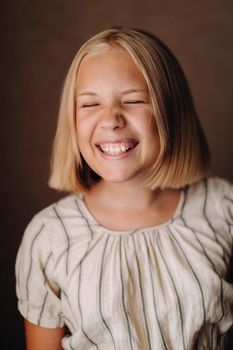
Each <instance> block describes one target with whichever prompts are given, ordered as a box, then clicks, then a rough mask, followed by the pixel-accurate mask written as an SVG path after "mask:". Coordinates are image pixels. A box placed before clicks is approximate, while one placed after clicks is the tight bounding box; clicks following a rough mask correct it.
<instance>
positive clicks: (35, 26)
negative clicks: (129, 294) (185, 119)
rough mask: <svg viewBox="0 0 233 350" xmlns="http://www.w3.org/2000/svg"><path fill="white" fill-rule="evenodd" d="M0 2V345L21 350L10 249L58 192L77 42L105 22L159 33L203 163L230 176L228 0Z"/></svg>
mask: <svg viewBox="0 0 233 350" xmlns="http://www.w3.org/2000/svg"><path fill="white" fill-rule="evenodd" d="M0 10H1V11H0V16H1V18H0V30H1V37H0V39H1V55H0V61H1V73H0V76H1V85H0V86H1V89H0V90H1V95H0V98H1V129H0V130H1V138H0V142H1V151H2V158H1V159H2V162H1V169H0V173H1V177H2V186H1V214H2V218H1V223H2V224H1V227H2V228H1V239H2V245H1V246H2V247H3V248H2V250H3V252H2V254H1V258H2V259H1V261H2V271H3V273H2V281H1V288H2V290H1V292H2V295H3V298H4V301H5V308H4V314H5V316H4V317H5V327H6V330H5V331H4V333H3V334H5V335H4V337H5V341H6V344H5V347H3V348H4V349H16V348H17V349H18V350H21V349H24V345H23V335H22V334H23V331H22V320H21V318H20V317H19V315H18V314H17V312H16V300H15V292H14V270H13V269H14V261H15V254H16V251H17V248H18V244H19V241H20V239H21V237H22V234H23V230H24V228H25V225H26V224H27V223H28V221H29V220H30V218H31V216H32V215H33V214H34V213H35V212H36V211H38V210H39V209H41V208H43V207H44V206H46V205H47V204H49V203H51V202H52V201H54V200H55V199H57V198H58V197H59V196H58V195H57V194H56V193H55V192H53V191H51V190H49V189H48V188H47V186H46V181H47V176H48V170H49V155H50V149H51V144H52V138H53V135H54V131H55V125H56V115H57V110H58V104H59V97H60V92H61V86H62V82H63V79H64V77H65V74H66V71H67V69H68V67H69V65H70V63H71V60H72V58H73V56H74V54H75V52H76V51H77V49H78V47H79V46H80V45H81V44H82V43H83V42H84V41H85V40H86V39H88V38H89V37H90V36H92V35H94V34H95V33H96V32H98V31H100V30H102V29H104V28H105V27H107V26H110V25H130V26H136V27H142V28H145V29H147V30H150V31H152V32H153V33H155V34H156V35H157V36H159V37H160V38H161V39H162V40H164V41H165V42H166V43H167V45H168V46H169V47H170V48H171V49H172V50H173V52H174V53H175V55H176V57H177V58H178V60H179V61H180V63H181V65H182V67H183V69H184V71H185V73H186V76H187V78H188V80H189V83H190V87H191V90H192V93H193V98H194V101H195V104H196V107H197V111H198V114H199V117H200V120H201V123H202V125H203V127H204V130H205V132H206V135H207V138H208V141H209V144H210V149H211V152H212V159H213V169H214V171H215V173H217V174H218V175H221V176H224V177H227V178H229V179H231V180H233V166H232V159H233V136H232V131H233V118H232V111H233V96H232V84H233V70H232V58H233V57H232V56H233V41H232V34H233V2H232V1H230V0H229V1H228V0H221V1H220V0H218V1H217V0H196V1H194V0H192V1H190V0H186V1H185V0H183V1H182V0H170V1H169V0H154V1H146V0H141V1H139V0H136V1H133V0H124V1H123V0H119V1H110V0H104V1H101V0H99V1H88V0H86V1H85V2H84V1H78V0H76V1H60V0H47V1H45V0H38V1H35V0H31V1H29V0H28V1H26V0H18V1H17V0H15V1H11V0H8V1H7V0H4V1H1V4H0ZM10 335H11V336H10ZM12 335H13V336H12ZM177 350H179V349H177Z"/></svg>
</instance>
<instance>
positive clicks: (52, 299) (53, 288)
mask: <svg viewBox="0 0 233 350" xmlns="http://www.w3.org/2000/svg"><path fill="white" fill-rule="evenodd" d="M53 276H54V259H53V253H52V251H51V247H50V242H49V239H48V234H47V230H46V227H45V224H44V223H43V221H42V220H41V218H40V215H39V214H37V215H36V216H35V217H34V218H33V219H32V221H31V222H30V224H29V225H28V227H27V228H26V230H25V233H24V236H23V239H22V242H21V245H20V247H19V251H18V254H17V259H16V294H17V297H18V309H19V311H20V313H21V314H22V316H23V317H24V318H25V319H27V320H28V321H30V322H32V323H34V324H36V325H39V326H41V327H46V328H58V327H63V326H64V322H63V318H62V310H61V301H60V289H59V286H58V284H57V283H56V281H55V280H54V277H53Z"/></svg>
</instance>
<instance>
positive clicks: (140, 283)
mask: <svg viewBox="0 0 233 350" xmlns="http://www.w3.org/2000/svg"><path fill="white" fill-rule="evenodd" d="M143 237H144V236H143ZM133 245H134V254H135V257H136V265H137V272H138V280H139V289H140V294H141V300H142V311H143V317H144V322H145V326H146V335H147V341H148V346H149V349H151V340H150V332H149V326H148V321H147V317H146V308H145V300H144V295H143V287H142V279H141V274H140V264H139V261H138V255H137V251H136V247H135V240H134V236H133Z"/></svg>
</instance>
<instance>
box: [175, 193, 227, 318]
mask: <svg viewBox="0 0 233 350" xmlns="http://www.w3.org/2000/svg"><path fill="white" fill-rule="evenodd" d="M186 199H187V193H186V194H185V201H184V203H183V207H182V212H181V215H180V217H181V220H182V221H183V224H184V226H185V227H186V228H187V229H188V230H190V231H191V232H192V233H193V235H194V236H195V238H196V240H197V242H198V243H199V245H200V247H201V249H202V252H203V254H204V255H205V257H206V259H207V260H208V261H209V263H210V264H211V266H212V268H213V271H214V272H215V273H216V275H217V276H218V277H219V284H220V300H221V310H222V311H221V315H220V318H219V320H218V322H220V321H221V319H222V318H223V316H224V305H223V285H222V284H223V282H222V279H221V277H220V276H219V274H218V272H217V270H216V268H215V265H214V263H213V261H212V260H211V259H210V257H209V255H208V254H207V252H206V250H205V247H204V245H203V244H202V242H201V240H200V238H199V237H198V235H197V233H196V231H195V230H194V229H193V228H191V227H189V226H188V225H187V223H186V221H185V219H184V208H185V204H186Z"/></svg>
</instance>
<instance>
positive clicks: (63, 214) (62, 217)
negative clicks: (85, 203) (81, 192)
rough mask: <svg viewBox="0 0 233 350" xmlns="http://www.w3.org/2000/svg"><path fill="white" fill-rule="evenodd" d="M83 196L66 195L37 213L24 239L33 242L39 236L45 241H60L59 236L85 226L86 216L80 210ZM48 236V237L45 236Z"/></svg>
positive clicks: (26, 230)
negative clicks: (73, 228) (74, 228)
mask: <svg viewBox="0 0 233 350" xmlns="http://www.w3.org/2000/svg"><path fill="white" fill-rule="evenodd" d="M81 202H82V200H81V198H80V197H78V196H76V195H69V196H66V197H64V198H62V199H60V200H59V201H57V202H55V203H52V204H50V205H49V206H47V207H46V208H44V209H42V210H40V211H39V212H38V213H36V214H35V215H34V216H33V217H32V219H31V220H30V222H29V224H28V225H27V227H26V229H25V233H24V236H23V240H26V241H28V242H29V244H32V242H33V241H35V240H38V238H39V236H41V237H43V241H44V242H46V241H49V242H50V243H51V242H52V241H53V240H56V241H57V242H58V241H59V237H60V238H61V237H63V236H64V233H65V235H69V234H70V232H71V231H72V227H74V226H75V227H76V228H77V227H81V226H84V224H83V223H84V222H85V220H84V217H83V214H82V212H81V210H80V203H81ZM45 236H46V238H45Z"/></svg>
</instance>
